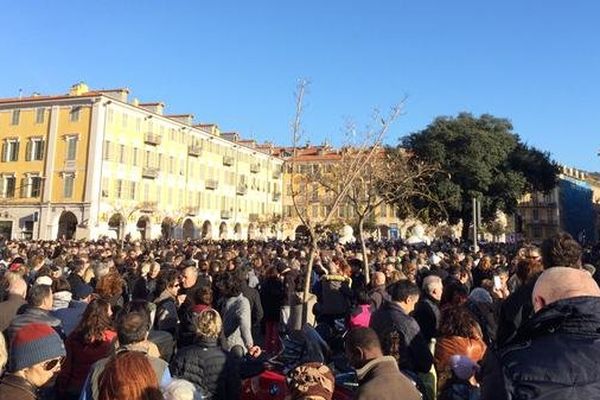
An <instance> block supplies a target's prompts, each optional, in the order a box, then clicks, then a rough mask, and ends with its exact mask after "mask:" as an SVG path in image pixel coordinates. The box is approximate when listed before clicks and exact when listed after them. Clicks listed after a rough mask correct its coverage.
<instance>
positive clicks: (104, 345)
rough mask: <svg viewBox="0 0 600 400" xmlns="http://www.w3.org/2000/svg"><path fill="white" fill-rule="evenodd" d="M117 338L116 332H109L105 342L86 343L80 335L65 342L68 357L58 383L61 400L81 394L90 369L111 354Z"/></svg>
mask: <svg viewBox="0 0 600 400" xmlns="http://www.w3.org/2000/svg"><path fill="white" fill-rule="evenodd" d="M116 336H117V333H116V332H114V331H108V330H107V331H105V332H104V340H102V341H99V342H95V343H85V342H84V340H83V338H81V337H80V336H79V335H70V336H69V337H68V338H67V340H65V348H66V350H67V357H66V358H65V362H64V364H63V365H62V368H61V369H60V373H59V375H58V378H57V383H56V388H57V391H58V394H59V395H60V397H61V398H63V397H68V396H69V395H70V396H73V395H79V393H81V389H82V388H83V384H84V382H85V378H86V377H87V375H88V373H89V372H90V368H91V367H92V365H93V364H94V363H95V362H96V361H98V360H100V359H102V358H104V357H107V356H108V355H109V354H110V353H111V351H112V350H113V341H114V340H115V338H116Z"/></svg>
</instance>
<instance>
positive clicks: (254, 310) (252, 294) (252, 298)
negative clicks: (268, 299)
mask: <svg viewBox="0 0 600 400" xmlns="http://www.w3.org/2000/svg"><path fill="white" fill-rule="evenodd" d="M242 294H243V295H244V297H245V298H247V299H248V301H249V302H250V311H251V314H252V325H256V324H259V323H260V321H262V319H263V316H264V314H263V306H262V302H261V301H260V293H259V292H258V290H256V289H254V288H251V287H250V286H248V284H247V283H246V282H243V283H242Z"/></svg>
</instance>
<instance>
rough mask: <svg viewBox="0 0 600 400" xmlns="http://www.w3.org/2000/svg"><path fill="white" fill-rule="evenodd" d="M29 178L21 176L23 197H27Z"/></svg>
mask: <svg viewBox="0 0 600 400" xmlns="http://www.w3.org/2000/svg"><path fill="white" fill-rule="evenodd" d="M27 181H28V179H27V178H21V197H27V189H28V187H27Z"/></svg>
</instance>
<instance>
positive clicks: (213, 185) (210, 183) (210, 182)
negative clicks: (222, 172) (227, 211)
mask: <svg viewBox="0 0 600 400" xmlns="http://www.w3.org/2000/svg"><path fill="white" fill-rule="evenodd" d="M204 187H205V188H206V189H210V190H215V189H217V188H218V187H219V181H218V180H216V179H207V180H206V182H204Z"/></svg>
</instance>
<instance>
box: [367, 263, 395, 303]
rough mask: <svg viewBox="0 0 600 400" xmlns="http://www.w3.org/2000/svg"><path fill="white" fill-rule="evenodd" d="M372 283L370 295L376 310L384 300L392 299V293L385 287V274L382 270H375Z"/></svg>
mask: <svg viewBox="0 0 600 400" xmlns="http://www.w3.org/2000/svg"><path fill="white" fill-rule="evenodd" d="M371 284H372V285H373V287H372V288H371V291H370V292H369V297H370V298H371V305H372V306H373V311H375V310H378V309H379V308H380V307H381V305H382V304H383V303H384V302H386V301H389V300H390V295H389V294H388V292H387V291H386V289H385V274H384V273H383V272H381V271H377V272H375V273H374V274H373V277H372V279H371Z"/></svg>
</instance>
